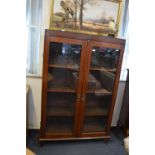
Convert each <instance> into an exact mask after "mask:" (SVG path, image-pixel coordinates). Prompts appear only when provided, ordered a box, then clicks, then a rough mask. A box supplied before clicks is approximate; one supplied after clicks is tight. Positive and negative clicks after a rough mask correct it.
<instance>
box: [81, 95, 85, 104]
mask: <svg viewBox="0 0 155 155" xmlns="http://www.w3.org/2000/svg"><path fill="white" fill-rule="evenodd" d="M81 100H82V101H83V102H85V100H86V95H85V94H83V95H82V97H81Z"/></svg>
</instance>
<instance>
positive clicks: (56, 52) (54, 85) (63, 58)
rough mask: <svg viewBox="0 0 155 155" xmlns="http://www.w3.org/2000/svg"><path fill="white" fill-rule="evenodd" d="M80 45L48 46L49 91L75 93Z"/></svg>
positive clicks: (60, 44)
mask: <svg viewBox="0 0 155 155" xmlns="http://www.w3.org/2000/svg"><path fill="white" fill-rule="evenodd" d="M81 49H82V47H81V45H71V44H63V43H54V42H52V43H51V44H50V51H49V52H50V54H49V75H48V76H49V78H48V79H49V82H48V88H49V89H59V90H60V91H61V89H62V90H64V91H71V92H75V91H76V89H77V85H78V79H79V68H80V67H79V66H80V56H81Z"/></svg>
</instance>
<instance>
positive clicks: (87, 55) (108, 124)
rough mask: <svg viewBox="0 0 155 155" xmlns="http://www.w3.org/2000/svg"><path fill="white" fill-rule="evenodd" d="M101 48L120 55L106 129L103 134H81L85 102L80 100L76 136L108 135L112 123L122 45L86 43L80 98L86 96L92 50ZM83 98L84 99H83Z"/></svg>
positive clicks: (122, 50)
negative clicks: (113, 50) (111, 49)
mask: <svg viewBox="0 0 155 155" xmlns="http://www.w3.org/2000/svg"><path fill="white" fill-rule="evenodd" d="M95 46H97V47H103V48H116V49H119V50H120V55H119V58H118V65H117V71H116V76H115V82H114V86H113V93H112V101H111V104H110V105H111V106H110V109H109V114H108V119H107V123H106V128H105V131H103V132H94V133H93V132H92V133H82V129H83V125H84V117H85V106H86V102H85V101H84V100H83V99H81V104H80V119H79V128H78V136H80V137H83V136H86V135H89V136H99V135H102V134H103V135H106V136H107V135H109V130H110V127H111V122H112V116H113V115H112V114H113V111H114V106H115V101H116V95H117V89H118V83H119V77H120V71H121V65H122V58H123V53H124V45H122V44H114V43H109V42H99V41H88V44H87V52H86V55H85V58H87V60H86V61H85V66H84V68H85V76H83V77H84V81H83V87H82V96H86V94H87V84H88V76H89V72H90V64H91V55H92V48H93V47H95ZM84 98H85V97H84Z"/></svg>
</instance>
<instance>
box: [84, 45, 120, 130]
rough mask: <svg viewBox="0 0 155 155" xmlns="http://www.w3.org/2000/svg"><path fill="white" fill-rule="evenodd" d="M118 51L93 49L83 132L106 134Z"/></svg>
mask: <svg viewBox="0 0 155 155" xmlns="http://www.w3.org/2000/svg"><path fill="white" fill-rule="evenodd" d="M118 56H119V50H118V49H110V48H101V47H93V48H92V57H91V66H90V71H89V76H88V83H87V93H86V95H85V97H84V98H85V102H86V104H85V105H86V107H85V117H84V126H83V132H84V133H86V132H104V130H105V127H106V123H107V118H108V113H109V108H110V104H111V100H112V92H113V86H114V81H115V74H116V68H117V64H118Z"/></svg>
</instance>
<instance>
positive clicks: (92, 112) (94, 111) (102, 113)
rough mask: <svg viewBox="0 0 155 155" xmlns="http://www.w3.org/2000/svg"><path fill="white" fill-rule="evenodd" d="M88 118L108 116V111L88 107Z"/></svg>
mask: <svg viewBox="0 0 155 155" xmlns="http://www.w3.org/2000/svg"><path fill="white" fill-rule="evenodd" d="M85 115H86V116H107V115H108V110H107V109H104V108H103V107H86V114H85Z"/></svg>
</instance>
